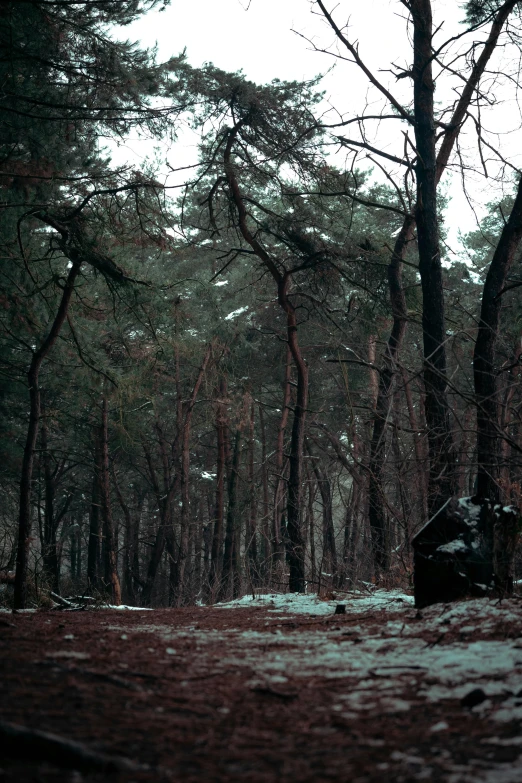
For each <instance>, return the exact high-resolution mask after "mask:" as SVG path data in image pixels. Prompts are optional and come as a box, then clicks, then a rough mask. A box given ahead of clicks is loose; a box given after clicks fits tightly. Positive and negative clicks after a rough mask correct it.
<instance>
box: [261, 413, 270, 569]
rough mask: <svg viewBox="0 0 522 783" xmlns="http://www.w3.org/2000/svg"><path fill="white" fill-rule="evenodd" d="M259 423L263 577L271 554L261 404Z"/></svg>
mask: <svg viewBox="0 0 522 783" xmlns="http://www.w3.org/2000/svg"><path fill="white" fill-rule="evenodd" d="M259 424H260V429H261V484H262V493H263V524H262V527H261V551H260V556H261V564H260V575H261V576H263V577H265V576H266V575H267V574H268V573H269V571H270V568H269V563H270V559H271V555H272V549H271V546H270V502H269V497H268V464H267V451H266V428H265V417H264V413H263V407H262V405H259Z"/></svg>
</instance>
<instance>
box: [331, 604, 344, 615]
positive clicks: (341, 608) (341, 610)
mask: <svg viewBox="0 0 522 783" xmlns="http://www.w3.org/2000/svg"><path fill="white" fill-rule="evenodd" d="M334 614H346V604H337V606H336V607H335V612H334Z"/></svg>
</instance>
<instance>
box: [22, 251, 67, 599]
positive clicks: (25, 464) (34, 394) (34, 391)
mask: <svg viewBox="0 0 522 783" xmlns="http://www.w3.org/2000/svg"><path fill="white" fill-rule="evenodd" d="M80 266H81V262H80V261H75V262H73V264H72V266H71V268H70V269H69V274H68V276H67V280H66V282H65V285H64V288H63V292H62V298H61V301H60V305H59V307H58V311H57V313H56V316H55V318H54V321H53V323H52V326H51V329H50V331H49V333H48V335H47V337H46V338H45V340H44V341H43V342H42V344H41V346H40V348H39V349H38V350H37V351H35V352H34V353H33V358H32V360H31V364H30V366H29V372H28V373H27V380H28V385H29V399H30V409H29V426H28V428H27V436H26V441H25V447H24V456H23V460H22V472H21V477H20V512H19V517H18V550H17V557H16V574H15V587H14V604H13V605H14V608H15V609H25V608H26V604H27V570H28V566H29V550H30V546H31V532H32V520H31V484H32V478H33V466H34V454H35V450H36V439H37V437H38V427H39V424H40V389H39V386H38V383H39V377H40V369H41V367H42V362H43V361H44V359H45V358H46V357H47V355H48V354H49V351H50V350H51V348H52V347H53V345H54V344H55V342H56V340H57V339H58V335H59V334H60V331H61V329H62V326H63V324H64V321H65V319H66V317H67V311H68V309H69V303H70V301H71V296H72V293H73V290H74V283H75V281H76V277H77V275H78V272H79V271H80Z"/></svg>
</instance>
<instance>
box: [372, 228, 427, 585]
mask: <svg viewBox="0 0 522 783" xmlns="http://www.w3.org/2000/svg"><path fill="white" fill-rule="evenodd" d="M414 228H415V221H414V219H413V218H412V217H410V218H407V219H406V220H405V221H404V224H403V226H402V229H401V231H400V233H399V235H398V236H397V239H396V240H395V247H394V249H393V255H392V260H391V262H390V265H389V266H388V286H389V290H390V299H391V306H392V313H393V327H392V331H391V334H390V336H389V338H388V342H387V343H386V349H385V352H384V357H383V364H382V367H381V372H380V374H379V388H378V393H377V401H376V404H375V415H374V421H373V432H372V438H371V441H370V459H369V465H368V468H369V477H370V478H369V487H368V500H369V519H370V531H371V541H372V552H373V562H374V570H375V579H376V581H379V580H380V578H381V577H382V575H383V573H385V572H386V571H387V569H388V566H389V562H388V556H387V552H388V546H387V542H386V513H385V510H384V509H385V503H384V496H383V492H384V489H383V473H384V462H385V456H386V430H387V426H388V418H389V415H390V408H391V402H392V399H393V381H394V378H395V374H396V369H397V355H398V352H399V349H400V347H401V345H402V342H403V339H404V334H405V332H406V323H407V307H406V297H405V295H404V290H403V288H402V261H403V260H404V257H405V255H406V250H407V247H408V245H409V243H410V242H411V241H412V238H413V231H414Z"/></svg>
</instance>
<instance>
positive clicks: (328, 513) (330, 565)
mask: <svg viewBox="0 0 522 783" xmlns="http://www.w3.org/2000/svg"><path fill="white" fill-rule="evenodd" d="M313 465H314V473H315V476H316V478H317V486H318V488H319V493H320V495H321V501H322V508H323V558H322V562H323V569H326V570H327V573H329V574H331V579H332V584H333V585H336V583H337V577H338V568H337V551H336V546H335V530H334V524H333V507H332V487H331V484H330V479H329V477H328V475H327V474H326V473H325V472H324V471H323V470H322V469H321V467H320V466H319V463H318V459H314V460H313Z"/></svg>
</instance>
